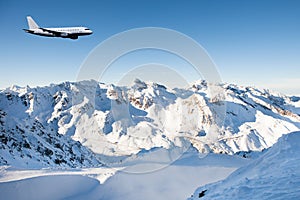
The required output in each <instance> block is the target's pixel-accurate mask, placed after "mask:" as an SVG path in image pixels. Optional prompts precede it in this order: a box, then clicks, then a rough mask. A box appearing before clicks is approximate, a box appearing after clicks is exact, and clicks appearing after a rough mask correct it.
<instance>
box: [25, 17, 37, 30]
mask: <svg viewBox="0 0 300 200" xmlns="http://www.w3.org/2000/svg"><path fill="white" fill-rule="evenodd" d="M27 22H28V27H29V29H37V28H39V26H38V25H37V23H35V21H34V20H33V19H32V17H30V16H27Z"/></svg>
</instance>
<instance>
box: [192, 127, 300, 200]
mask: <svg viewBox="0 0 300 200" xmlns="http://www.w3.org/2000/svg"><path fill="white" fill-rule="evenodd" d="M299 144H300V132H294V133H290V134H288V135H284V136H283V137H282V138H280V140H279V141H278V142H277V143H276V144H275V145H274V146H272V147H271V148H270V149H268V150H267V151H266V152H264V154H263V155H262V156H260V157H259V158H258V159H256V160H254V161H252V162H251V163H250V164H248V165H246V166H243V167H241V168H240V169H238V170H236V171H235V172H234V173H232V174H231V175H230V176H229V177H227V178H226V179H225V180H223V181H220V182H217V183H213V184H209V185H205V186H203V187H200V188H198V189H197V190H196V191H195V192H194V194H193V197H191V198H189V200H195V199H203V200H204V199H224V200H225V199H232V200H235V199H261V200H264V199H265V200H267V199H290V200H292V199H295V200H296V199H299V198H300V168H299V164H300V145H299ZM201 194H202V195H201Z"/></svg>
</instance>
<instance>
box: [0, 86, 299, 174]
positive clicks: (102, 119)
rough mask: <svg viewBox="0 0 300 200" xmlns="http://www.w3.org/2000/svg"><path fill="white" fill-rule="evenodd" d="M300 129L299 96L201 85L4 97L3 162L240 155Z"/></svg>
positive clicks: (62, 163)
mask: <svg viewBox="0 0 300 200" xmlns="http://www.w3.org/2000/svg"><path fill="white" fill-rule="evenodd" d="M297 130H300V97H289V96H284V95H281V94H278V93H273V92H270V91H269V90H260V89H257V88H253V87H241V86H237V85H233V84H212V83H207V82H206V81H203V80H202V81H197V82H195V83H193V84H191V86H190V87H188V88H180V89H178V88H176V89H171V88H167V87H165V86H163V85H160V84H157V83H151V82H143V81H140V80H135V82H134V84H133V85H132V86H131V87H118V86H114V85H106V84H103V83H98V82H96V81H92V80H91V81H81V82H75V83H71V82H65V83H62V84H58V85H54V84H52V85H50V86H47V87H36V88H30V87H17V86H13V87H11V88H7V89H4V90H1V91H0V164H1V165H12V166H17V167H31V168H39V167H72V168H73V167H90V166H101V165H103V163H107V162H110V160H111V161H112V162H113V160H114V159H116V158H122V157H127V156H130V155H135V154H137V153H139V152H144V151H148V150H151V149H154V148H164V149H172V148H175V147H179V148H188V147H190V146H191V145H192V146H193V147H195V148H196V149H197V150H198V151H199V152H202V153H207V152H214V153H226V154H235V153H238V154H242V155H246V154H245V153H246V152H251V151H262V150H263V149H266V148H268V147H270V146H272V145H273V144H274V143H276V142H277V140H278V138H279V137H281V136H282V134H287V133H290V132H293V131H297Z"/></svg>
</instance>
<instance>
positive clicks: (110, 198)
mask: <svg viewBox="0 0 300 200" xmlns="http://www.w3.org/2000/svg"><path fill="white" fill-rule="evenodd" d="M248 162H249V160H248V159H244V158H241V157H239V156H229V155H224V154H223V155H221V154H208V155H203V154H199V153H198V152H196V151H188V152H186V153H184V154H183V155H182V157H181V158H179V159H178V160H177V161H176V162H174V163H172V164H171V165H169V166H164V167H163V168H160V169H158V170H155V171H151V172H146V173H130V170H126V169H120V168H119V169H113V168H101V167H100V168H91V169H84V170H82V169H77V170H74V169H73V170H53V169H42V170H20V169H13V168H4V167H2V169H1V172H0V192H1V198H3V199H14V200H19V199H20V200H21V199H22V200H38V199H43V200H48V199H49V200H50V199H51V200H56V199H72V200H75V199H76V200H81V199H89V200H93V199H95V200H96V199H97V200H118V199H120V200H121V199H122V200H124V199H128V200H129V199H130V200H139V199H145V200H152V199H157V200H164V199H185V198H186V196H187V195H189V194H190V193H191V192H192V190H193V188H195V187H196V186H198V185H199V184H200V185H205V184H207V183H212V182H215V181H218V180H222V179H224V178H225V177H227V176H228V175H229V174H230V173H231V172H233V171H234V170H236V169H237V168H238V167H240V166H243V165H245V164H246V163H248ZM127 167H130V165H128V166H127ZM115 173H116V174H115ZM109 177H110V178H109ZM107 178H109V179H107Z"/></svg>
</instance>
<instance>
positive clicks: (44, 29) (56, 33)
mask: <svg viewBox="0 0 300 200" xmlns="http://www.w3.org/2000/svg"><path fill="white" fill-rule="evenodd" d="M40 29H42V30H43V31H46V32H48V33H53V34H54V35H61V34H68V33H66V32H60V31H53V30H50V29H47V28H40Z"/></svg>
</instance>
